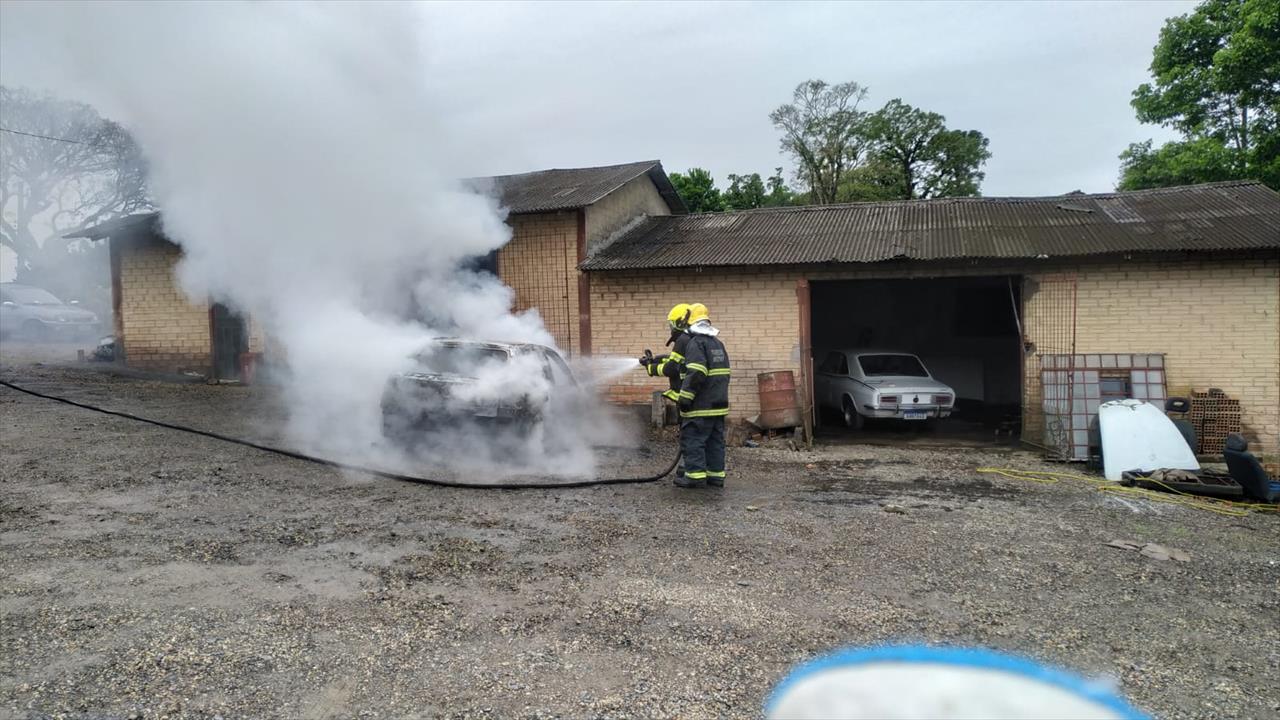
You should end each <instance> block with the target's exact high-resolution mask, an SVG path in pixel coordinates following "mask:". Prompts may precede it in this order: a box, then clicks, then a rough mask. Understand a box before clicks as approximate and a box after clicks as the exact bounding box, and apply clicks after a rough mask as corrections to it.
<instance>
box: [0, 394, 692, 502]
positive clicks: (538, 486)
mask: <svg viewBox="0 0 1280 720" xmlns="http://www.w3.org/2000/svg"><path fill="white" fill-rule="evenodd" d="M0 386H3V387H7V388H9V389H11V390H16V391H18V392H21V393H26V394H28V395H32V396H34V397H38V398H43V399H45V400H53V401H54V402H60V403H65V404H67V405H71V406H73V407H78V408H82V409H84V410H92V411H93V412H97V413H102V414H103V415H113V416H115V417H120V418H125V419H126V420H135V421H137V422H141V423H146V424H148V425H155V426H157V427H162V428H168V429H170V430H178V431H180V432H185V433H191V434H192V435H200V436H203V437H207V438H213V439H214V440H221V441H223V442H228V443H234V444H236V445H244V446H245V447H251V448H253V449H255V450H261V451H263V452H269V453H275V454H276V455H283V456H285V457H290V458H294V459H296V460H306V461H307V462H313V463H316V464H317V465H325V466H328V467H332V468H339V469H341V470H352V471H354V472H361V473H367V474H369V475H377V476H378V477H384V478H387V479H390V480H400V481H402V482H411V483H418V484H420V485H438V486H441V487H455V488H473V489H476V490H559V489H563V488H580V487H590V486H592V485H638V484H641V483H651V482H657V481H659V480H661V479H662V478H664V477H666V476H668V475H670V474H671V471H672V470H675V469H676V465H677V464H678V463H679V462H680V453H679V452H676V456H675V459H673V460H672V461H671V464H670V465H668V466H667V467H666V469H664V470H662V471H661V472H658V473H655V474H653V475H646V476H644V477H634V478H593V479H591V480H569V481H566V482H546V481H543V482H536V483H515V482H513V483H493V484H488V485H482V484H478V483H466V482H458V481H456V480H440V479H437V478H426V477H419V476H416V475H403V474H400V473H394V472H390V471H387V470H377V469H375V468H369V467H363V466H361V465H352V464H349V463H344V462H340V461H338V460H329V459H327V458H321V457H315V456H314V455H307V454H305V453H301V452H298V451H297V450H286V449H284V448H277V447H272V446H270V445H262V444H260V443H256V442H253V441H251V440H245V439H243V438H237V437H231V436H229V435H222V434H220V433H216V432H211V431H209V430H200V429H198V428H193V427H187V426H186V425H178V424H177V423H169V422H164V421H163V420H152V419H151V418H146V417H141V416H139V415H133V414H131V413H127V412H121V411H119V410H108V409H106V408H101V407H97V406H96V405H89V404H88V403H82V402H77V401H75V400H69V399H67V398H64V397H58V396H57V395H48V394H45V393H42V392H37V391H35V390H29V389H27V388H24V387H22V386H20V385H15V384H13V383H11V382H8V381H6V380H0Z"/></svg>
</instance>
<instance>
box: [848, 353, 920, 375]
mask: <svg viewBox="0 0 1280 720" xmlns="http://www.w3.org/2000/svg"><path fill="white" fill-rule="evenodd" d="M858 364H859V365H861V366H862V374H863V375H866V376H867V377H876V376H885V375H900V376H906V377H929V373H928V372H927V371H926V370H925V369H924V365H921V364H920V361H919V360H917V359H916V357H915V356H914V355H859V356H858Z"/></svg>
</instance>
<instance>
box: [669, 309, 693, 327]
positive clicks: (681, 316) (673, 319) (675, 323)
mask: <svg viewBox="0 0 1280 720" xmlns="http://www.w3.org/2000/svg"><path fill="white" fill-rule="evenodd" d="M667 323H668V324H669V325H671V327H672V328H673V329H675V330H683V329H685V328H687V327H689V303H680V304H679V305H676V306H675V307H673V308H671V312H669V313H667Z"/></svg>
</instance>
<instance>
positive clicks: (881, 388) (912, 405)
mask: <svg viewBox="0 0 1280 720" xmlns="http://www.w3.org/2000/svg"><path fill="white" fill-rule="evenodd" d="M813 392H814V395H815V396H816V400H817V404H818V407H820V408H830V409H833V410H837V411H839V412H840V414H841V416H842V417H843V418H844V423H845V425H847V426H849V427H851V428H855V429H857V428H861V427H862V424H863V421H864V419H865V418H893V419H897V420H929V419H931V418H944V417H947V416H948V415H950V414H951V410H952V408H954V407H955V403H956V393H955V390H952V389H951V388H950V387H948V386H946V385H944V384H943V383H940V382H938V381H937V380H935V379H933V376H932V375H930V374H929V371H928V370H926V369H925V367H924V363H922V362H920V358H918V357H916V356H915V355H912V354H910V353H902V352H887V351H881V350H833V351H831V352H828V353H827V354H826V355H825V356H823V357H822V361H821V363H820V364H819V365H818V367H817V370H816V372H815V373H814V378H813Z"/></svg>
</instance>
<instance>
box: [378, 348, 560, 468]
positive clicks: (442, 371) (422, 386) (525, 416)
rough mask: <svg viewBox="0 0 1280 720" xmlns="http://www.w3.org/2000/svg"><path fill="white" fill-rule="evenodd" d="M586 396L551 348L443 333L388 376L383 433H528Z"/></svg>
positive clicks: (415, 436)
mask: <svg viewBox="0 0 1280 720" xmlns="http://www.w3.org/2000/svg"><path fill="white" fill-rule="evenodd" d="M581 402H583V394H582V389H581V387H580V385H579V383H578V382H577V380H576V379H575V378H574V375H573V372H572V371H571V370H570V369H569V366H568V364H566V363H565V361H564V359H563V358H562V357H561V356H560V354H559V353H558V352H556V351H555V350H553V349H551V348H549V347H545V346H543V345H535V344H531V343H523V344H512V343H498V342H482V341H474V340H462V339H455V338H439V339H436V340H433V341H431V342H430V343H429V344H427V346H426V347H423V348H422V349H421V350H419V351H418V352H417V353H415V354H414V356H413V357H412V361H411V365H410V367H408V368H407V369H406V370H405V371H403V372H400V373H397V374H395V375H393V376H392V377H391V378H390V379H389V380H388V381H387V385H386V388H385V390H384V391H383V395H382V427H383V434H384V435H385V436H386V437H387V438H388V439H390V440H392V441H394V442H398V443H401V444H408V445H412V444H415V442H416V441H418V440H420V439H422V438H423V437H424V436H427V435H430V434H433V433H447V432H449V431H451V430H461V431H467V430H470V429H474V428H482V429H486V430H492V431H495V432H496V431H509V432H511V433H513V434H516V435H519V436H523V435H526V434H528V433H529V432H530V431H532V430H533V429H534V428H536V427H538V426H539V424H541V423H543V422H544V421H545V420H547V419H548V418H549V417H550V416H552V415H554V414H555V413H556V412H558V411H563V412H572V411H573V408H574V406H576V405H577V404H579V403H581Z"/></svg>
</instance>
